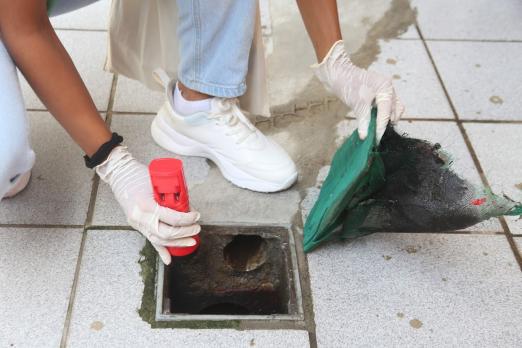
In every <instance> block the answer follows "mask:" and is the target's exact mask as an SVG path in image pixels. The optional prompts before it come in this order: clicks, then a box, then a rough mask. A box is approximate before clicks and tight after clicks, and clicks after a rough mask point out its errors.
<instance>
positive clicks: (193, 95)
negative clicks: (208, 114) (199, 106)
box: [178, 81, 212, 101]
mask: <svg viewBox="0 0 522 348" xmlns="http://www.w3.org/2000/svg"><path fill="white" fill-rule="evenodd" d="M178 88H179V90H180V92H181V95H182V96H183V98H185V99H186V100H188V101H195V100H203V99H209V98H212V96H211V95H208V94H205V93H201V92H198V91H195V90H193V89H190V88H188V87H187V86H185V85H184V84H183V83H181V82H180V81H178Z"/></svg>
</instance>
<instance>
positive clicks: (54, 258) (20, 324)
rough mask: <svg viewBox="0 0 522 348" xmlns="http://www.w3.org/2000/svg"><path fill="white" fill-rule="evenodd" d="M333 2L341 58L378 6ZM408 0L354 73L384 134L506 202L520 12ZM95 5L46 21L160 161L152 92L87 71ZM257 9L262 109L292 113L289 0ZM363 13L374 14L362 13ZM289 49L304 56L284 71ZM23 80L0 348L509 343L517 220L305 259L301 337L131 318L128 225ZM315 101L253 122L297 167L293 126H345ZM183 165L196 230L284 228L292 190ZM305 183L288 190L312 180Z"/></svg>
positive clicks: (521, 293)
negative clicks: (377, 109) (364, 76)
mask: <svg viewBox="0 0 522 348" xmlns="http://www.w3.org/2000/svg"><path fill="white" fill-rule="evenodd" d="M347 4H348V5H345V4H344V2H343V4H341V7H342V8H341V11H340V12H341V14H342V15H343V18H345V19H344V21H343V23H344V24H343V30H344V31H345V36H346V38H347V40H348V41H349V43H348V46H349V47H350V48H351V49H354V50H355V49H357V47H358V46H359V45H360V44H362V42H364V39H365V34H366V32H367V30H368V28H369V27H370V26H371V25H372V23H374V22H376V21H377V20H379V18H380V17H381V16H382V15H383V14H384V13H385V11H386V9H387V8H388V6H389V1H385V0H381V1H368V2H364V4H363V3H362V2H359V1H348V2H347ZM413 5H414V6H416V7H417V9H418V20H417V23H416V25H412V26H410V27H409V29H408V31H407V33H406V34H404V35H401V36H400V38H398V39H392V40H387V41H380V48H381V53H380V54H379V55H378V56H377V59H376V61H375V62H374V63H373V64H372V65H371V68H372V69H375V70H378V71H382V72H385V73H388V74H390V75H394V78H395V85H396V88H397V91H398V93H399V95H400V96H401V97H402V99H403V101H404V103H405V104H406V106H407V109H408V112H407V116H406V119H405V120H404V121H402V122H401V124H400V126H399V127H400V129H401V130H403V131H405V132H407V133H409V134H411V135H413V136H418V137H421V138H425V139H428V140H432V141H436V142H439V143H441V144H442V146H443V147H445V148H447V149H449V151H450V152H451V153H452V154H453V156H454V159H455V170H456V171H457V172H459V173H460V174H462V175H463V176H465V177H466V178H467V179H469V180H470V181H472V182H474V183H477V184H481V183H482V184H485V185H487V186H489V187H491V188H492V189H493V190H494V191H495V192H497V193H505V194H506V195H508V196H510V197H512V198H514V199H517V200H519V201H520V200H522V186H521V185H522V160H520V154H519V152H520V151H519V150H520V148H521V146H522V112H521V111H520V109H521V106H522V104H521V101H520V100H521V99H520V97H521V95H522V89H521V85H520V81H521V80H522V70H521V69H519V63H518V61H519V57H520V55H521V53H522V26H521V25H520V20H519V18H520V14H522V5H521V4H520V2H519V1H516V0H501V1H496V2H495V3H494V4H492V3H491V2H489V1H486V0H480V1H459V2H454V1H449V0H444V1H437V2H435V1H431V0H415V1H413ZM108 7H109V3H108V1H102V2H101V3H99V4H95V5H93V6H91V7H89V8H87V9H85V10H82V11H80V12H77V13H73V14H69V15H64V16H61V17H57V18H55V19H53V24H54V25H55V27H56V28H58V34H59V36H60V38H61V39H62V40H63V41H64V44H65V45H66V47H67V49H68V50H69V52H70V53H71V55H72V57H73V60H74V61H75V62H76V64H77V66H78V68H79V70H80V73H81V74H82V76H83V77H84V79H85V81H86V83H87V86H88V88H89V89H90V90H91V92H92V93H93V98H94V100H95V103H96V105H97V107H98V109H99V110H100V112H102V113H103V115H107V122H110V123H111V125H112V127H113V128H114V129H115V130H118V131H121V133H123V134H124V136H126V142H127V144H128V146H129V147H130V148H131V150H132V151H133V153H135V154H136V156H137V157H138V158H139V159H141V160H142V161H148V160H150V159H152V158H154V157H159V156H166V155H168V153H166V152H165V151H163V150H161V149H160V148H159V147H157V146H156V145H155V144H154V143H153V142H152V140H151V139H150V137H149V136H148V126H149V125H150V122H151V120H152V115H153V113H154V112H155V111H156V110H157V109H158V107H159V105H160V103H161V102H162V95H161V93H157V92H150V91H148V90H147V89H145V88H144V87H142V86H141V85H139V84H138V83H136V82H134V81H132V80H128V79H126V78H125V77H122V76H118V77H116V76H113V75H111V74H109V73H106V72H104V71H103V70H102V67H103V62H104V59H105V40H106V33H105V31H104V30H105V27H106V20H107V18H108V14H107V13H108V12H107V11H108ZM268 8H269V9H270V10H271V13H270V18H271V23H270V24H269V25H270V27H271V34H269V37H267V38H266V39H267V40H268V43H269V45H271V48H270V49H269V56H268V61H269V68H270V75H269V76H270V86H271V98H272V106H273V107H274V110H276V113H277V112H278V111H277V110H283V109H284V110H287V109H292V108H294V109H299V108H300V105H306V104H307V102H310V101H314V102H315V101H316V97H317V95H315V94H314V93H310V92H309V90H313V89H314V88H312V87H314V83H315V82H314V80H313V79H312V76H311V73H310V71H309V70H306V67H307V65H308V64H309V63H311V62H312V61H313V54H312V53H311V51H310V46H309V44H308V43H307V42H306V41H304V40H305V39H306V37H305V36H303V35H304V32H302V30H303V29H302V27H301V26H302V24H301V23H300V19H299V18H298V17H297V15H298V14H297V9H296V8H295V5H294V4H293V2H292V1H290V0H285V1H279V0H278V1H272V2H271V3H270V6H269V7H268ZM365 11H366V12H370V13H372V14H373V15H372V16H364V17H365V18H363V19H361V17H362V16H363V14H364V13H365ZM366 17H368V18H366ZM357 21H360V22H361V23H363V25H357V24H356V23H358V22H357ZM354 23H355V24H354ZM301 36H303V37H302V40H301ZM79 42H81V44H78V43H79ZM290 47H291V48H290ZM292 51H293V52H292ZM296 56H300V57H303V60H302V61H300V60H299V61H297V64H291V65H290V64H287V63H288V57H296ZM292 63H295V61H293V62H292ZM23 86H24V93H25V95H26V102H27V108H28V109H29V110H30V119H31V125H32V140H33V144H34V147H35V151H36V152H37V162H36V166H35V168H34V171H33V179H32V181H31V183H30V185H29V187H28V189H27V190H26V191H24V192H23V193H22V194H21V195H20V196H18V197H16V198H14V199H11V200H9V201H2V203H1V205H0V284H1V285H0V287H1V290H0V308H2V311H1V312H2V314H0V347H4V346H6V347H10V346H12V347H28V346H31V347H32V346H35V347H36V346H37V347H47V346H50V347H56V346H59V345H62V346H71V347H78V346H82V347H83V346H84V347H92V346H108V347H109V346H110V347H115V346H131V347H134V346H136V347H143V346H150V347H152V346H153V347H159V346H173V345H175V346H196V347H208V346H223V347H224V346H227V347H235V346H240V347H244V346H247V347H248V346H259V347H269V346H273V347H279V346H283V345H284V346H288V347H304V346H308V345H311V346H316V345H317V346H319V347H345V346H469V347H472V346H473V347H475V346H495V347H497V346H502V347H516V346H520V345H521V342H522V333H521V330H520V322H521V320H522V277H521V273H520V267H521V264H520V261H521V253H520V251H521V250H522V222H521V220H520V219H517V218H505V219H504V218H502V219H493V220H490V221H488V222H485V223H483V224H480V225H478V226H474V227H471V228H469V229H467V230H465V231H455V232H451V233H438V234H376V235H372V236H368V237H366V238H361V239H359V240H357V241H355V242H353V243H350V244H343V243H336V244H330V245H327V246H325V247H323V248H321V249H319V250H317V251H315V252H313V253H311V254H310V255H308V257H307V265H304V266H303V265H302V266H303V267H302V269H301V271H302V281H303V283H304V290H305V295H308V296H307V298H306V300H307V301H308V303H309V304H312V303H313V307H310V306H308V307H306V308H307V313H308V316H307V319H306V323H305V326H304V327H305V328H306V330H308V331H310V333H311V334H310V335H309V334H308V332H307V331H306V330H305V329H304V328H302V329H300V330H299V329H296V328H293V329H288V328H280V329H274V328H273V327H272V328H270V330H269V329H267V328H263V329H258V330H253V329H252V330H242V331H236V330H232V329H221V330H217V329H206V330H190V329H151V328H150V327H149V325H148V324H147V323H145V322H143V321H142V320H141V319H140V317H139V316H138V315H137V313H136V309H137V308H138V307H139V306H140V300H141V293H142V291H143V285H142V283H141V277H140V275H139V272H140V267H139V265H138V264H137V261H138V259H139V250H140V249H141V248H142V246H143V244H144V240H143V238H142V237H141V236H140V235H139V234H138V233H136V232H134V231H130V230H128V226H126V225H127V224H126V222H125V219H124V217H123V216H122V214H121V213H120V211H119V209H118V207H117V205H116V203H115V201H114V199H113V198H112V196H111V194H110V191H109V190H108V188H107V187H106V186H105V185H101V184H99V181H98V179H96V178H95V177H94V176H93V173H92V172H90V171H88V170H87V169H85V168H84V167H83V163H82V160H81V151H80V150H79V149H78V148H77V147H76V146H74V145H73V143H72V141H70V140H69V139H68V137H67V136H66V134H65V132H64V131H63V130H62V129H61V128H60V127H59V126H58V125H57V124H56V123H55V122H54V121H53V120H52V118H51V116H50V115H49V114H48V113H47V112H46V111H45V110H44V108H43V106H42V105H41V103H40V102H39V101H38V100H37V98H36V97H35V96H34V94H32V92H30V89H29V88H28V86H27V85H23ZM324 96H325V95H321V96H320V97H321V98H322V97H324ZM330 104H332V105H329V106H328V103H327V105H326V106H325V105H319V106H318V108H316V109H314V108H311V109H310V110H308V109H306V108H305V109H304V110H301V111H296V110H294V111H292V112H291V113H289V114H288V115H287V114H285V115H280V116H277V117H276V118H275V120H276V122H275V126H274V127H267V128H266V129H264V128H263V127H264V126H263V125H262V124H260V127H261V128H262V129H263V130H265V131H266V132H267V133H269V134H270V136H272V137H274V138H276V139H277V140H278V141H280V142H281V143H283V145H284V146H285V147H287V148H288V149H289V151H290V153H291V154H292V156H294V158H298V159H299V160H300V159H301V156H305V155H303V151H304V150H303V149H302V147H300V146H299V145H298V144H297V145H296V139H299V135H300V134H301V132H303V130H304V129H305V128H306V126H307V124H310V125H311V124H314V125H316V124H317V123H314V120H315V118H316V117H320V116H323V117H325V116H328V117H332V118H333V117H340V118H339V122H340V123H341V124H343V125H345V127H344V128H343V127H338V126H336V128H334V129H333V130H332V131H335V129H337V130H339V129H346V130H350V129H353V127H354V124H353V121H352V120H348V121H346V120H345V121H341V120H342V113H343V112H344V111H345V110H344V109H343V108H342V107H339V106H338V105H337V104H336V102H332V103H330ZM296 105H297V107H296ZM327 106H328V107H327ZM285 112H286V111H285ZM323 114H324V115H323ZM287 116H288V117H289V118H290V121H288V120H287ZM294 119H295V120H296V121H293V120H294ZM336 122H337V121H336ZM321 134H323V133H320V132H317V135H316V136H320V135H321ZM325 134H327V133H325ZM316 141H317V144H321V142H322V141H323V139H317V140H316ZM307 144H308V143H307ZM311 144H315V143H313V142H312V143H311ZM184 160H185V165H186V167H187V176H188V182H189V186H190V192H191V198H192V202H193V204H194V205H195V206H196V207H197V208H198V209H199V210H200V211H202V216H203V218H204V220H205V221H206V222H213V223H219V222H222V223H224V222H231V221H234V222H245V223H278V224H288V223H291V222H293V221H294V220H293V216H294V214H295V213H296V212H297V209H298V208H297V207H298V205H299V202H300V200H301V196H300V192H299V190H302V189H303V188H306V187H300V188H299V189H293V190H289V191H286V192H283V193H279V194H274V195H263V194H256V193H252V192H246V191H243V190H239V189H237V188H235V187H233V186H231V185H230V184H228V183H227V182H226V181H225V180H223V179H222V177H221V176H220V175H219V172H218V171H217V169H216V167H215V166H214V165H212V164H209V163H208V162H207V161H205V160H202V159H194V158H186V159H184ZM299 160H298V162H299ZM327 162H328V161H327V159H326V158H323V160H322V161H318V162H317V163H315V162H314V163H313V165H314V166H316V167H317V169H318V168H320V167H322V166H324V165H327V164H328V163H327ZM299 163H301V162H299ZM303 168H304V167H303ZM305 172H306V171H305ZM312 173H314V175H315V174H316V173H317V171H312ZM307 175H308V174H303V177H301V178H300V179H301V181H302V182H307V180H309V179H314V178H310V177H308V176H307ZM312 181H313V182H315V180H312ZM311 185H313V183H308V184H307V186H311ZM174 343H175V344H174Z"/></svg>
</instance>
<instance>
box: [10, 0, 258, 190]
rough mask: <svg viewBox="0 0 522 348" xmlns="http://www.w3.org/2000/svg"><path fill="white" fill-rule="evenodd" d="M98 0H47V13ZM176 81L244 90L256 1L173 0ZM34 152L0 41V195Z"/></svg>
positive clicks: (220, 92)
mask: <svg viewBox="0 0 522 348" xmlns="http://www.w3.org/2000/svg"><path fill="white" fill-rule="evenodd" d="M95 1H97V0H49V1H48V7H49V14H50V15H51V16H53V15H58V14H62V13H65V12H69V11H73V10H75V9H78V8H80V7H83V6H87V5H89V4H91V3H93V2H95ZM177 4H178V21H179V22H178V34H177V35H178V40H179V45H180V53H181V57H180V66H179V69H178V72H179V77H178V78H179V80H180V81H181V82H182V83H183V84H184V85H186V86H187V87H189V88H191V89H194V90H196V91H199V92H202V93H206V94H209V95H213V96H216V97H238V96H240V95H242V94H244V93H245V91H246V87H247V86H246V84H245V78H246V74H247V69H248V57H249V52H250V47H251V46H252V39H253V35H254V25H255V18H256V10H257V0H177ZM33 164H34V152H33V150H32V149H31V145H30V141H29V125H28V121H27V115H26V112H25V107H24V102H23V98H22V93H21V90H20V84H19V81H18V76H17V73H16V67H15V64H14V62H13V60H12V59H11V57H10V56H9V53H8V52H7V50H6V48H5V46H4V45H3V43H2V41H1V40H0V200H1V199H2V197H3V196H4V194H5V193H6V192H8V191H9V189H10V188H11V187H12V186H13V184H14V183H15V181H16V178H17V177H18V176H19V175H20V174H23V173H25V172H27V171H28V170H30V169H31V168H32V166H33Z"/></svg>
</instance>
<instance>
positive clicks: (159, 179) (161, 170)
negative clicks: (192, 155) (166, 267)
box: [149, 158, 200, 256]
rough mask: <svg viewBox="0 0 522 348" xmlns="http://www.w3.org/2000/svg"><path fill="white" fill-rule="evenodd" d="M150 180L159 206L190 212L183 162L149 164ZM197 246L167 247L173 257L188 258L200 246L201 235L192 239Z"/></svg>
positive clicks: (169, 159)
mask: <svg viewBox="0 0 522 348" xmlns="http://www.w3.org/2000/svg"><path fill="white" fill-rule="evenodd" d="M149 173H150V180H151V182H152V190H153V191H154V199H155V200H156V202H158V204H159V205H161V206H163V207H167V208H170V209H174V210H177V211H181V212H184V213H187V212H188V211H190V206H189V197H188V190H187V185H186V183H185V176H184V175H183V162H181V161H180V160H178V159H175V158H157V159H155V160H152V162H150V164H149ZM192 238H194V240H195V241H196V244H195V245H193V246H189V247H167V249H168V251H169V253H170V254H171V255H172V256H187V255H190V254H192V253H193V252H194V251H196V249H197V248H198V246H199V242H200V239H199V235H197V236H194V237H192Z"/></svg>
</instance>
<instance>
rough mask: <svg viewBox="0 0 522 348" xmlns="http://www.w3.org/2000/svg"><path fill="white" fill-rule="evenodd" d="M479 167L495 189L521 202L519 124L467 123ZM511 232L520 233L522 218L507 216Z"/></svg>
mask: <svg viewBox="0 0 522 348" xmlns="http://www.w3.org/2000/svg"><path fill="white" fill-rule="evenodd" d="M465 128H466V132H467V133H468V136H469V138H470V140H471V143H472V144H473V148H474V149H475V151H476V153H477V156H478V159H479V161H480V164H481V165H482V169H483V170H484V173H485V175H486V177H487V179H488V181H489V184H490V185H491V188H492V189H493V191H494V192H496V193H498V194H505V195H507V196H508V197H511V198H512V199H514V200H516V201H518V202H522V161H521V160H520V153H519V152H520V148H521V146H522V124H476V123H466V124H465ZM506 221H507V223H508V226H509V228H510V230H511V233H514V234H522V219H521V217H519V216H506Z"/></svg>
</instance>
